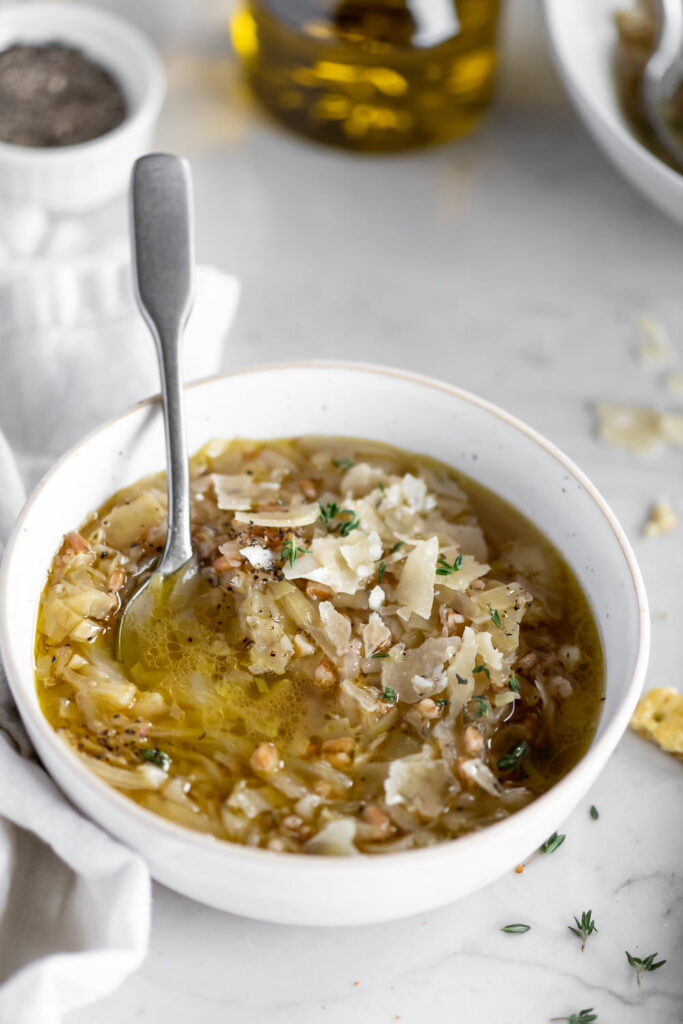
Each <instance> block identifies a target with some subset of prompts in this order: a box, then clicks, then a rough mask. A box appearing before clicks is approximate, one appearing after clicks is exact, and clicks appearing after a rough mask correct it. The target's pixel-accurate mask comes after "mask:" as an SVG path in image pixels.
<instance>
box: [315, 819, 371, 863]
mask: <svg viewBox="0 0 683 1024" xmlns="http://www.w3.org/2000/svg"><path fill="white" fill-rule="evenodd" d="M355 835H356V822H355V820H354V819H353V818H339V819H338V820H337V821H331V822H330V823H329V825H325V827H324V828H322V829H321V830H320V832H318V834H317V835H315V836H313V838H312V839H309V840H308V842H307V843H304V852H305V853H323V854H325V855H326V856H328V857H348V856H352V855H353V854H357V853H358V849H357V848H356V846H355V844H354V842H353V839H354V836H355Z"/></svg>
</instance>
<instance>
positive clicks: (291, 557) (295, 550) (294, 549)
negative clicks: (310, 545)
mask: <svg viewBox="0 0 683 1024" xmlns="http://www.w3.org/2000/svg"><path fill="white" fill-rule="evenodd" d="M299 555H310V551H308V550H307V549H306V548H300V547H299V545H298V544H297V543H296V541H294V540H292V539H291V537H288V538H287V540H286V541H285V542H284V544H283V545H282V561H283V562H289V564H290V565H291V566H293V565H294V563H295V562H296V560H297V558H298V557H299Z"/></svg>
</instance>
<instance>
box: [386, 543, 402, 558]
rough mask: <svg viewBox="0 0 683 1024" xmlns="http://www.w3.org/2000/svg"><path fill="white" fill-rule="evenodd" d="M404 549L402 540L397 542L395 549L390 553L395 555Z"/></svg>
mask: <svg viewBox="0 0 683 1024" xmlns="http://www.w3.org/2000/svg"><path fill="white" fill-rule="evenodd" d="M402 547H403V541H402V540H397V541H396V543H395V544H394V546H393V548H392V549H391V551H390V552H389V554H390V555H393V554H394V553H395V552H396V551H398V549H399V548H402Z"/></svg>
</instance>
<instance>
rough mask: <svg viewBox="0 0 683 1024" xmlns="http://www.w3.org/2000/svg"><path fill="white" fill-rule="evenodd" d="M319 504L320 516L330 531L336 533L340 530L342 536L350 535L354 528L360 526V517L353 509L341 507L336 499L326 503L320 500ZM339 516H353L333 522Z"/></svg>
mask: <svg viewBox="0 0 683 1024" xmlns="http://www.w3.org/2000/svg"><path fill="white" fill-rule="evenodd" d="M318 505H319V506H320V518H321V519H322V521H323V524H324V525H325V526H326V527H327V532H328V533H336V532H337V530H339V533H340V534H341V536H342V537H348V535H349V534H350V533H351V531H352V530H357V529H358V527H359V526H360V519H359V518H358V516H357V515H356V513H355V512H354V511H353V509H351V508H340V507H339V505H337V503H336V502H335V501H328V502H327V504H325V505H323V503H322V501H319V502H318ZM339 516H350V517H351V518H350V519H342V520H341V521H340V522H338V523H333V522H332V520H333V519H338V518H339Z"/></svg>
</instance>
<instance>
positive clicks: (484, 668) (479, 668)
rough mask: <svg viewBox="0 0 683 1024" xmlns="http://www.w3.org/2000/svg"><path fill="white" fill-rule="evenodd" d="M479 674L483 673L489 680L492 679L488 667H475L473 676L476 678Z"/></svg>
mask: <svg viewBox="0 0 683 1024" xmlns="http://www.w3.org/2000/svg"><path fill="white" fill-rule="evenodd" d="M479 672H483V673H484V675H485V676H486V678H487V679H490V678H491V673H490V672H489V670H488V668H487V666H486V665H475V666H474V668H473V669H472V675H473V676H476V675H477V674H478V673H479Z"/></svg>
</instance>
